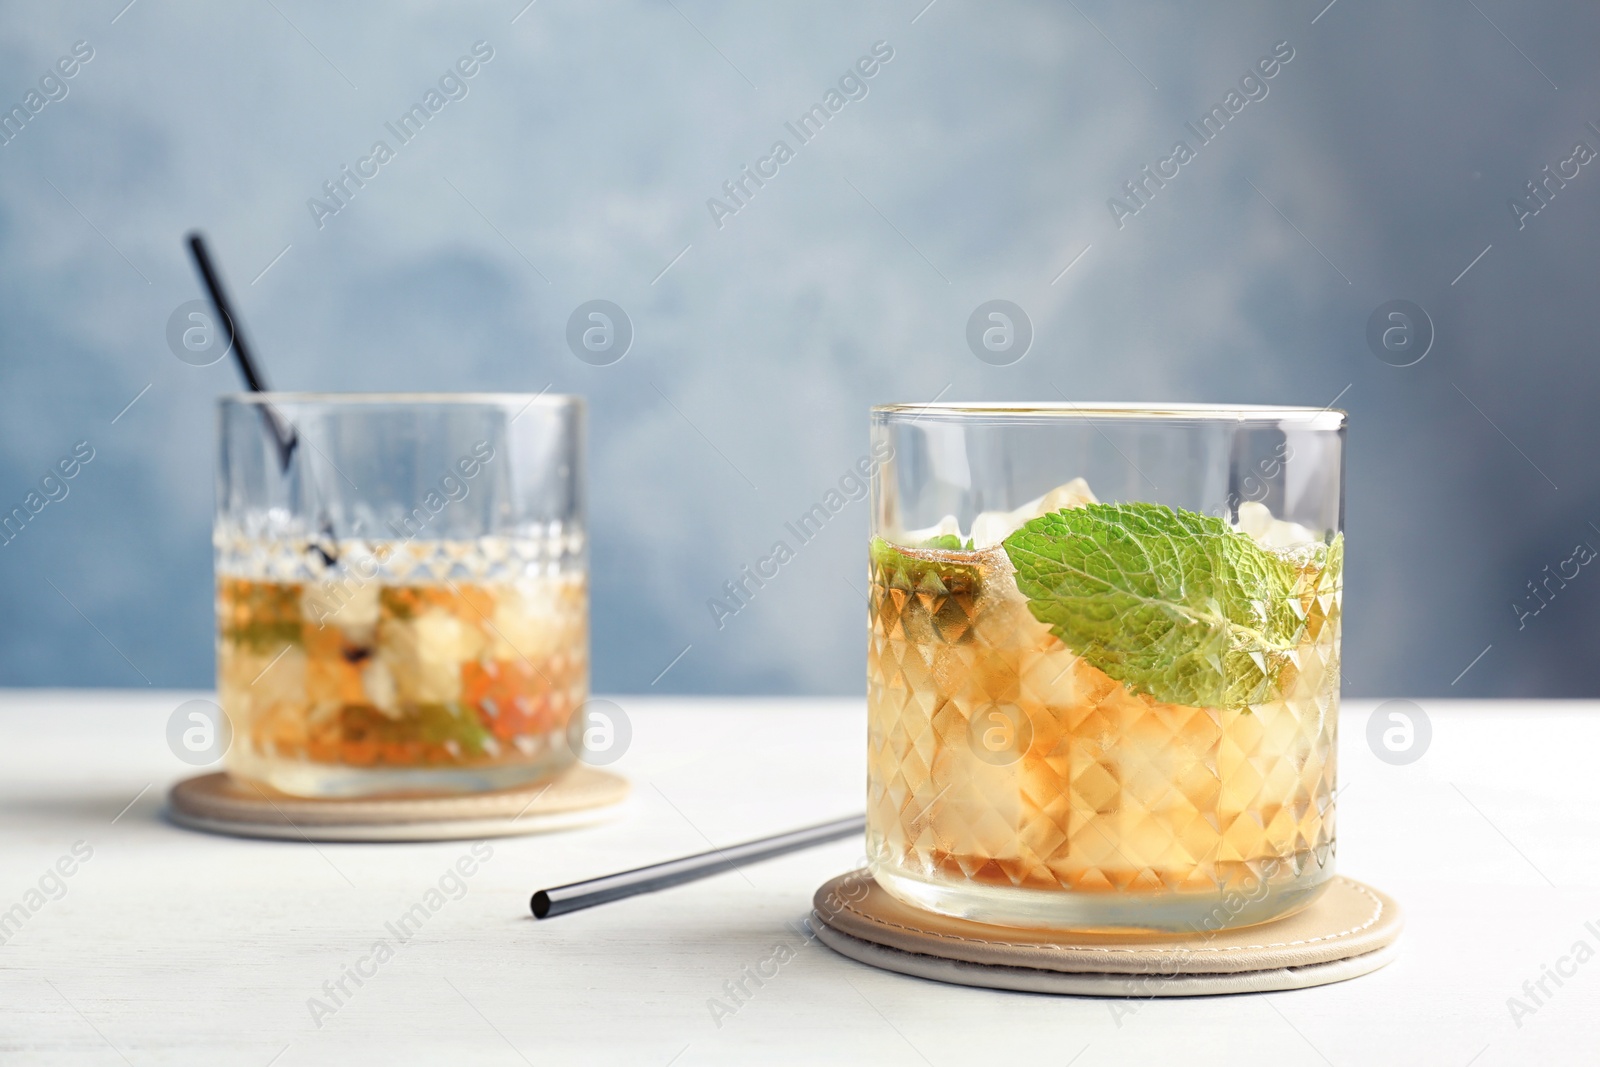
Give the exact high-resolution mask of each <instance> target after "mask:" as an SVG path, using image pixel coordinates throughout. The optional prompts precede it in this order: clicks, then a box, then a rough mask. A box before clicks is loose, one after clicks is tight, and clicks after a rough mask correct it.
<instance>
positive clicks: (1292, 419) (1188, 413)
mask: <svg viewBox="0 0 1600 1067" xmlns="http://www.w3.org/2000/svg"><path fill="white" fill-rule="evenodd" d="M904 415H909V416H911V418H912V420H913V421H915V420H916V419H919V418H923V417H928V418H931V419H934V420H941V421H954V420H957V419H962V418H983V417H986V416H988V417H1000V418H1002V419H1007V418H1016V419H1019V420H1022V419H1028V418H1041V419H1045V418H1068V419H1070V418H1083V419H1097V418H1103V419H1129V420H1141V419H1143V420H1148V421H1152V422H1179V423H1181V422H1190V423H1194V422H1271V423H1292V424H1295V425H1297V426H1299V427H1301V428H1305V429H1312V430H1337V429H1342V428H1343V427H1344V425H1345V423H1346V421H1347V419H1348V418H1349V413H1348V412H1346V411H1345V410H1344V409H1343V408H1336V407H1333V406H1331V405H1330V406H1328V407H1325V408H1313V407H1299V406H1295V405H1278V404H1187V403H1170V404H1153V403H1134V402H1126V403H1125V402H1120V401H1093V402H1088V403H1083V404H1074V403H1072V402H1071V401H1047V402H1044V403H1018V402H1000V401H995V402H988V401H985V402H960V401H942V402H933V403H915V404H875V405H873V408H872V417H873V419H874V420H877V419H887V418H890V417H893V416H904Z"/></svg>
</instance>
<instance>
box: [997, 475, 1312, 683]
mask: <svg viewBox="0 0 1600 1067" xmlns="http://www.w3.org/2000/svg"><path fill="white" fill-rule="evenodd" d="M1336 544H1337V543H1336ZM1004 546H1005V551H1006V555H1007V556H1008V557H1009V558H1010V560H1011V564H1012V566H1013V567H1015V568H1016V572H1017V573H1016V580H1017V588H1018V589H1019V590H1020V591H1021V592H1022V594H1023V596H1025V597H1027V598H1028V609H1029V610H1030V611H1031V612H1032V613H1033V616H1034V618H1036V619H1038V620H1039V621H1040V622H1042V623H1045V624H1046V625H1048V626H1049V627H1050V630H1051V632H1052V633H1054V634H1055V635H1056V636H1057V637H1058V638H1060V639H1061V640H1062V641H1063V642H1065V643H1066V645H1067V646H1068V647H1069V648H1071V649H1072V650H1073V651H1074V652H1076V653H1078V655H1080V656H1082V657H1083V658H1084V660H1085V661H1087V662H1088V663H1089V664H1090V665H1092V666H1094V667H1097V668H1099V669H1100V670H1102V671H1104V672H1105V673H1106V674H1108V675H1110V676H1111V677H1112V678H1115V679H1117V680H1118V681H1120V682H1123V683H1124V684H1126V685H1127V686H1129V687H1130V688H1131V689H1133V690H1135V691H1136V692H1141V693H1146V694H1148V695H1150V696H1152V697H1154V698H1155V699H1157V700H1159V701H1162V702H1164V703H1169V704H1185V705H1188V706H1191V707H1201V708H1243V707H1245V706H1247V705H1249V704H1253V703H1259V702H1261V701H1264V700H1268V699H1271V698H1272V696H1273V695H1274V693H1275V691H1276V689H1277V680H1278V676H1279V673H1280V672H1281V671H1282V669H1283V667H1284V666H1285V665H1286V664H1288V663H1290V662H1291V659H1292V653H1293V651H1294V648H1295V645H1296V644H1297V643H1298V642H1299V639H1300V634H1301V631H1302V629H1303V627H1304V624H1305V620H1304V611H1303V610H1302V608H1301V604H1300V599H1299V597H1298V596H1297V595H1295V594H1296V585H1297V580H1298V578H1299V575H1300V567H1298V566H1297V565H1296V564H1295V563H1293V562H1291V561H1289V560H1287V559H1284V558H1282V557H1280V556H1277V555H1274V554H1273V553H1271V552H1269V551H1267V550H1266V549H1264V548H1262V547H1261V546H1260V545H1258V544H1256V542H1255V541H1254V540H1253V539H1252V538H1250V537H1249V536H1247V535H1245V534H1241V533H1236V532H1235V531H1234V530H1232V529H1231V528H1230V527H1229V526H1228V525H1227V523H1225V522H1223V521H1222V520H1221V519H1219V518H1214V517H1212V516H1208V515H1201V514H1198V513H1196V512H1192V511H1183V510H1176V511H1175V510H1173V509H1172V508H1168V507H1164V506H1162V505H1160V504H1088V505H1085V506H1082V507H1077V508H1069V509H1066V510H1063V511H1058V512H1055V513H1053V514H1050V515H1042V516H1040V517H1039V518H1036V519H1033V520H1031V521H1029V522H1028V523H1026V524H1024V525H1023V527H1022V528H1021V529H1020V530H1018V531H1017V532H1016V533H1013V534H1012V535H1011V536H1010V537H1008V538H1006V539H1005V542H1004ZM1330 555H1331V553H1330Z"/></svg>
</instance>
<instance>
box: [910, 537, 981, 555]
mask: <svg viewBox="0 0 1600 1067" xmlns="http://www.w3.org/2000/svg"><path fill="white" fill-rule="evenodd" d="M917 547H918V548H939V549H943V550H944V551H946V552H970V551H972V539H971V538H968V539H967V540H965V541H963V540H961V538H960V536H959V535H957V534H940V535H939V536H937V537H930V538H928V539H927V540H926V541H923V542H922V543H921V544H919V545H917Z"/></svg>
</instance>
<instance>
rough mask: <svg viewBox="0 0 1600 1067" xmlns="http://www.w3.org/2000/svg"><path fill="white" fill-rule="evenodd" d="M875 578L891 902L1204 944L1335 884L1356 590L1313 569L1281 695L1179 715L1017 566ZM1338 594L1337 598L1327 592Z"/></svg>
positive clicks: (872, 618)
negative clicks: (1061, 629)
mask: <svg viewBox="0 0 1600 1067" xmlns="http://www.w3.org/2000/svg"><path fill="white" fill-rule="evenodd" d="M899 552H900V553H901V558H902V559H905V560H907V561H909V563H911V564H912V566H899V565H896V564H895V563H894V562H892V557H885V559H884V560H880V561H877V562H875V563H874V564H873V570H872V573H871V593H870V606H869V627H870V644H869V648H868V656H867V675H868V691H867V693H868V695H867V705H868V719H869V741H868V800H867V806H868V816H867V818H868V857H869V860H870V862H871V866H872V868H873V871H874V874H875V875H876V876H877V877H878V879H879V881H880V882H881V883H883V884H884V885H885V887H886V888H888V889H889V890H890V891H891V892H895V893H897V894H898V895H901V896H905V897H908V898H910V899H912V901H913V902H914V903H918V904H921V905H923V906H927V907H931V908H934V909H935V910H940V911H946V912H951V913H955V914H962V915H965V916H967V917H970V918H978V919H983V920H987V921H994V922H1007V923H1012V924H1016V925H1028V926H1070V927H1096V926H1105V927H1109V928H1123V927H1149V928H1160V929H1191V928H1193V929H1204V928H1218V927H1221V926H1233V925H1243V924H1245V923H1248V922H1253V921H1259V920H1260V919H1263V918H1268V917H1271V916H1272V915H1274V914H1281V913H1282V912H1284V911H1285V910H1290V909H1292V908H1293V907H1297V906H1300V902H1305V901H1309V900H1310V899H1311V898H1312V897H1313V896H1314V895H1315V892H1316V891H1317V888H1318V887H1319V886H1320V884H1321V883H1322V882H1323V881H1324V880H1325V879H1326V878H1327V877H1328V876H1329V875H1330V874H1331V872H1332V867H1333V853H1334V821H1333V817H1334V809H1333V793H1334V772H1335V768H1334V752H1335V728H1336V721H1337V712H1338V678H1339V662H1338V659H1339V610H1340V597H1341V592H1340V589H1339V588H1338V585H1337V582H1335V583H1334V584H1333V587H1332V588H1331V589H1327V590H1326V591H1321V592H1318V591H1316V590H1315V585H1316V582H1317V574H1316V573H1315V571H1314V570H1313V569H1312V568H1310V567H1309V566H1308V567H1307V568H1306V569H1305V570H1304V571H1303V575H1304V581H1303V582H1302V587H1303V590H1304V592H1303V594H1301V595H1298V596H1297V597H1296V598H1295V607H1296V610H1298V611H1300V612H1301V613H1302V614H1303V616H1304V617H1305V618H1306V622H1307V625H1306V627H1305V631H1304V637H1303V640H1302V643H1301V645H1300V647H1299V648H1298V649H1297V650H1296V652H1295V653H1294V654H1293V656H1292V662H1291V666H1290V667H1289V668H1288V669H1287V670H1286V671H1285V672H1284V675H1283V677H1282V679H1281V685H1280V694H1279V696H1280V698H1279V699H1277V700H1274V701H1272V702H1270V703H1262V704H1257V705H1253V706H1251V707H1249V708H1247V709H1239V710H1219V709H1215V708H1193V707H1182V706H1178V705H1172V704H1163V703H1160V702H1158V701H1156V700H1154V699H1152V698H1150V697H1148V696H1145V695H1141V694H1136V693H1133V692H1131V691H1129V689H1128V688H1127V687H1126V686H1124V685H1123V684H1122V683H1120V682H1118V681H1115V680H1113V679H1112V678H1110V677H1108V676H1107V675H1106V674H1104V673H1102V672H1101V671H1099V670H1097V669H1095V668H1094V667H1091V666H1089V665H1088V664H1087V663H1084V662H1083V661H1082V660H1080V659H1079V658H1078V657H1077V656H1076V655H1074V654H1073V653H1072V651H1071V650H1070V649H1068V648H1067V647H1066V646H1065V645H1063V644H1062V643H1061V642H1060V641H1059V640H1057V639H1056V638H1055V637H1054V636H1053V635H1052V634H1051V633H1050V631H1049V629H1048V628H1047V627H1046V626H1044V625H1043V624H1041V623H1039V622H1038V621H1037V620H1035V619H1034V618H1033V616H1032V615H1031V614H1030V613H1029V611H1028V607H1027V603H1026V601H1025V600H1024V599H1023V598H1022V596H1021V594H1019V593H1018V592H1017V590H1016V585H1015V582H1014V580H1013V576H1012V570H1011V565H1010V562H1009V560H1008V559H1007V558H1006V556H1005V553H1004V551H1003V550H1002V549H999V548H995V549H991V550H987V551H983V552H945V551H940V550H932V549H929V550H914V549H905V548H901V549H899ZM1324 585H1326V582H1324Z"/></svg>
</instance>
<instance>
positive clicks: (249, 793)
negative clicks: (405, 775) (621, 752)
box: [167, 764, 628, 841]
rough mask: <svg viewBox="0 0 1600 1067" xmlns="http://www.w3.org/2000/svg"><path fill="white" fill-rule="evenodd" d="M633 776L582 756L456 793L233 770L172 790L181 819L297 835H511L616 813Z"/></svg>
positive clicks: (259, 833)
mask: <svg viewBox="0 0 1600 1067" xmlns="http://www.w3.org/2000/svg"><path fill="white" fill-rule="evenodd" d="M627 795H628V782H627V779H625V778H621V777H619V776H617V775H615V774H611V773H610V772H608V771H602V770H597V769H596V768H594V767H589V766H586V765H584V764H578V765H577V766H575V767H573V768H571V769H570V770H568V771H566V772H564V773H562V774H561V775H559V776H558V777H556V778H553V779H549V780H547V781H543V782H534V783H532V784H530V785H526V786H522V787H520V788H517V789H501V790H496V791H495V792H491V793H469V794H464V795H462V796H449V797H359V798H349V799H344V798H331V799H325V800H324V799H311V798H308V797H294V796H289V795H288V794H286V793H279V792H277V791H276V790H273V789H269V788H266V787H265V786H258V785H255V784H253V783H250V782H242V781H240V780H238V779H236V778H234V777H232V776H231V775H228V774H226V773H216V774H204V775H201V776H199V777H198V778H187V779H185V780H183V781H181V782H179V783H178V784H177V785H175V786H173V787H172V791H171V792H169V793H168V794H167V817H168V818H169V819H171V820H172V821H173V822H175V823H177V824H178V825H179V826H187V827H189V828H191V829H194V830H206V831H208V832H210V833H218V834H233V835H236V836H239V837H271V838H282V839H285V840H291V841H450V840H456V839H462V838H478V837H511V836H514V835H517V834H536V833H543V832H545V831H547V830H565V829H569V828H571V827H575V826H588V825H590V824H592V823H597V822H604V821H606V820H608V819H611V818H615V817H616V815H617V814H618V809H617V806H618V805H619V804H620V803H621V802H622V801H623V799H624V798H626V797H627Z"/></svg>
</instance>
